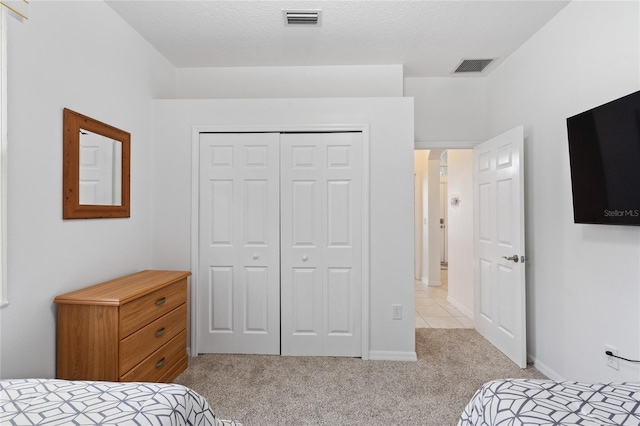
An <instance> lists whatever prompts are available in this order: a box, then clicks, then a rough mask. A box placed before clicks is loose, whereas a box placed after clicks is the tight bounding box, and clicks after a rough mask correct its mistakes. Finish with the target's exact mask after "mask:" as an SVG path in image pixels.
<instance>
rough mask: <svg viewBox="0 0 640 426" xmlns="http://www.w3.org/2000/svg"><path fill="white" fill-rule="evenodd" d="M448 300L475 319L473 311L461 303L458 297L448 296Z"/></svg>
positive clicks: (467, 315) (468, 316)
mask: <svg viewBox="0 0 640 426" xmlns="http://www.w3.org/2000/svg"><path fill="white" fill-rule="evenodd" d="M447 302H449V303H451V304H452V305H453V307H454V308H456V309H457V310H459V311H460V312H462V313H463V314H464V315H465V316H466V317H467V318H469V319H474V315H473V312H471V311H470V310H469V309H467V308H466V307H464V306H463V305H462V304H460V303H459V302H458V301H457V300H456V299H454V298H452V297H451V296H447Z"/></svg>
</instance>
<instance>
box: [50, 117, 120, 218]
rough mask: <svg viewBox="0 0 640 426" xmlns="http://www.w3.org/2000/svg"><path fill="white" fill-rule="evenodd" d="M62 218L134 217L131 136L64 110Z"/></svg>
mask: <svg viewBox="0 0 640 426" xmlns="http://www.w3.org/2000/svg"><path fill="white" fill-rule="evenodd" d="M63 125H64V129H63V137H62V139H63V165H62V188H63V194H62V218H63V219H96V218H117V217H130V207H129V188H130V186H129V184H130V182H129V179H130V152H131V135H130V134H129V133H128V132H125V131H124V130H120V129H117V128H115V127H113V126H110V125H108V124H105V123H103V122H101V121H98V120H95V119H93V118H90V117H87V116H85V115H82V114H79V113H77V112H75V111H71V110H70V109H67V108H65V109H64V117H63Z"/></svg>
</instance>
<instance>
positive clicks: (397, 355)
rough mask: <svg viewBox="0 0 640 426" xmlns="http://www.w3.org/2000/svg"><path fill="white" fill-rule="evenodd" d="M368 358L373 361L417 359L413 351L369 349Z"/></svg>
mask: <svg viewBox="0 0 640 426" xmlns="http://www.w3.org/2000/svg"><path fill="white" fill-rule="evenodd" d="M369 359H370V360H374V361H417V360H418V355H416V353H415V352H400V351H369Z"/></svg>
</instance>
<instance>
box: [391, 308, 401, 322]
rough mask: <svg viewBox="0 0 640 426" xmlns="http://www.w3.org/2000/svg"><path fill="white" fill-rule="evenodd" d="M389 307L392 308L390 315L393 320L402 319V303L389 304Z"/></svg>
mask: <svg viewBox="0 0 640 426" xmlns="http://www.w3.org/2000/svg"><path fill="white" fill-rule="evenodd" d="M391 309H392V310H393V316H392V317H391V318H392V319H394V320H401V319H402V305H391Z"/></svg>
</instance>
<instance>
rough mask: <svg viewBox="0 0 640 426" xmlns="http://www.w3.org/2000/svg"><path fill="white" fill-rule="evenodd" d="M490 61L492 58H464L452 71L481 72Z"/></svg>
mask: <svg viewBox="0 0 640 426" xmlns="http://www.w3.org/2000/svg"><path fill="white" fill-rule="evenodd" d="M491 62H493V59H464V60H463V61H462V62H460V65H458V68H456V70H455V71H454V73H460V72H482V71H483V70H484V69H485V68H486V67H487V65H489V64H490V63H491Z"/></svg>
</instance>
